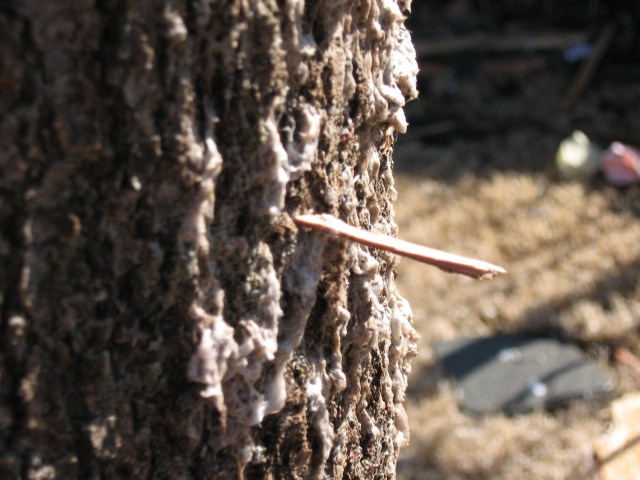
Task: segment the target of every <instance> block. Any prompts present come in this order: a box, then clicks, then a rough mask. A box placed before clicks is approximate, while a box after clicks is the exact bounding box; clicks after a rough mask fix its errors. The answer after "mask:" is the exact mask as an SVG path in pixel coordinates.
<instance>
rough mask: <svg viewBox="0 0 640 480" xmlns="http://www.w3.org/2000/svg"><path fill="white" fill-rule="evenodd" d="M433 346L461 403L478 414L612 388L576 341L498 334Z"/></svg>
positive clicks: (521, 408)
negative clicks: (454, 386) (572, 343)
mask: <svg viewBox="0 0 640 480" xmlns="http://www.w3.org/2000/svg"><path fill="white" fill-rule="evenodd" d="M433 348H434V351H435V355H436V357H437V358H438V360H439V362H440V365H441V366H442V368H443V369H444V372H445V374H446V375H447V376H450V377H451V378H452V379H453V380H454V381H455V384H456V392H457V394H458V396H459V402H460V406H461V407H462V408H463V409H465V410H467V411H469V412H471V413H474V414H477V415H481V414H489V413H497V412H504V413H507V414H517V413H525V412H527V411H530V410H533V409H536V408H555V407H558V406H560V405H562V404H564V403H566V402H569V401H571V400H576V399H590V398H593V397H594V396H597V395H602V394H605V393H608V392H610V391H611V390H612V388H613V385H612V383H611V381H610V380H609V379H608V378H607V376H606V375H605V374H604V373H603V372H602V371H601V370H600V369H599V368H598V366H597V365H596V364H595V363H594V362H592V361H590V360H589V359H588V358H587V357H586V356H585V355H584V353H583V352H582V351H581V350H580V349H579V348H578V347H576V346H575V345H571V344H566V343H561V342H559V341H557V340H553V339H548V338H539V337H527V336H519V335H501V336H495V337H477V338H468V339H459V340H453V341H449V342H442V343H437V344H435V345H434V346H433Z"/></svg>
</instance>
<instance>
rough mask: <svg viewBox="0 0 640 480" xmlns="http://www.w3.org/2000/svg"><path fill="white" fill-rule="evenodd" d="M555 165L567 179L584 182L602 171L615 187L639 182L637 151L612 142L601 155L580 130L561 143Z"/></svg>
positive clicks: (639, 160) (598, 148) (639, 159)
mask: <svg viewBox="0 0 640 480" xmlns="http://www.w3.org/2000/svg"><path fill="white" fill-rule="evenodd" d="M556 165H557V166H558V170H559V171H560V175H562V177H564V178H566V179H568V180H587V179H589V178H591V177H593V176H594V175H595V174H596V173H597V172H598V171H599V170H600V169H602V170H603V171H604V176H605V178H606V179H607V181H608V182H609V183H610V184H611V185H613V186H615V187H625V186H627V185H631V184H634V183H640V149H638V148H635V147H630V146H628V145H625V144H623V143H620V142H613V143H612V144H611V145H610V146H609V148H608V149H607V150H606V151H604V152H603V151H602V149H601V148H600V147H599V146H598V145H596V144H595V143H593V142H592V141H591V140H589V137H587V136H586V135H585V134H584V133H583V132H581V131H580V130H576V131H575V132H573V133H572V134H571V135H570V136H569V137H567V138H565V139H564V140H563V141H562V142H560V146H559V147H558V151H557V152H556Z"/></svg>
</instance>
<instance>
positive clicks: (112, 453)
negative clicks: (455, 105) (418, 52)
mask: <svg viewBox="0 0 640 480" xmlns="http://www.w3.org/2000/svg"><path fill="white" fill-rule="evenodd" d="M408 3H409V2H408V1H405V0H398V1H395V0H347V1H343V2H336V1H334V0H325V1H322V0H316V1H308V2H304V1H300V0H282V1H269V0H244V1H242V0H239V1H227V2H222V1H216V0H213V1H211V0H192V1H189V2H186V1H174V2H172V1H160V0H153V1H145V2H142V1H128V0H59V1H49V2H42V1H37V0H9V1H8V2H3V3H2V6H0V32H2V34H1V35H0V132H1V133H0V135H1V138H2V149H1V150H0V224H1V227H2V230H1V232H2V235H1V236H0V257H1V262H2V270H1V271H0V289H1V291H0V295H1V296H0V302H1V309H2V310H1V313H2V322H1V328H0V342H1V350H0V477H1V478H33V479H47V478H148V477H152V478H225V479H226V478H235V477H238V476H242V475H244V477H245V478H322V477H331V478H354V479H355V478H391V477H393V476H394V470H395V462H396V459H397V455H398V450H399V447H400V446H401V445H402V444H403V443H404V442H405V440H406V437H407V434H408V432H407V422H406V418H405V414H404V410H403V408H402V402H403V399H404V390H405V382H406V376H407V370H408V364H407V359H408V357H409V356H411V354H412V351H413V349H414V335H415V334H414V331H413V329H412V327H411V323H410V311H409V309H408V306H407V305H406V303H405V302H404V300H402V299H401V298H400V297H399V296H398V295H397V294H396V292H395V283H394V276H395V273H394V270H395V265H396V259H395V258H394V257H393V256H392V255H390V254H387V253H384V252H379V251H370V250H368V249H367V248H365V247H361V246H359V245H356V244H350V243H348V242H345V241H343V240H338V239H333V238H329V237H327V236H326V235H325V234H322V233H318V232H313V231H304V230H303V229H299V228H297V227H296V226H295V225H294V223H293V222H292V220H291V215H293V214H295V213H302V212H304V213H309V212H317V213H325V212H328V213H332V214H334V215H336V216H338V217H340V218H342V219H343V220H345V221H347V222H348V223H350V224H353V225H357V226H359V227H361V228H363V229H369V230H375V231H380V232H384V233H393V232H394V231H395V228H396V227H395V224H394V222H393V209H392V201H393V198H394V187H393V177H392V159H391V147H392V144H393V135H394V129H395V130H399V131H403V130H404V129H405V128H406V124H405V121H404V116H403V113H402V106H403V105H404V102H405V99H407V98H410V97H413V96H415V94H416V91H415V75H416V70H417V69H416V64H415V59H414V56H415V55H414V51H413V47H412V46H411V42H410V38H409V34H408V33H407V31H406V30H405V28H404V27H403V25H402V22H403V20H404V17H403V14H404V13H406V10H407V9H408V6H409V5H408Z"/></svg>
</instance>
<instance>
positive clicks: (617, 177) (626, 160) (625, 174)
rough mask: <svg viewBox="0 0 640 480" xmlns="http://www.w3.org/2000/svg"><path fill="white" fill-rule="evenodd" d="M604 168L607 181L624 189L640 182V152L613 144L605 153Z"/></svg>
mask: <svg viewBox="0 0 640 480" xmlns="http://www.w3.org/2000/svg"><path fill="white" fill-rule="evenodd" d="M602 168H603V169H604V175H605V177H606V178H607V181H608V182H609V183H610V184H612V185H614V186H616V187H624V186H626V185H631V184H633V183H638V182H640V150H638V149H637V148H633V147H629V146H627V145H624V144H622V143H620V142H613V143H612V144H611V146H610V147H609V148H608V149H607V151H606V152H605V153H604V159H603V161H602Z"/></svg>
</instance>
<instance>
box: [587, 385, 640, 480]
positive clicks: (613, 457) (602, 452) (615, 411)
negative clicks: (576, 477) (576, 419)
mask: <svg viewBox="0 0 640 480" xmlns="http://www.w3.org/2000/svg"><path fill="white" fill-rule="evenodd" d="M611 416H612V420H613V430H612V431H611V432H609V433H608V434H607V435H606V436H605V437H603V438H601V439H600V441H598V442H596V445H595V452H596V458H597V459H598V462H599V463H600V475H601V478H602V479H603V480H618V479H622V478H640V393H638V392H631V393H627V394H626V395H624V396H622V397H621V398H619V399H618V400H616V401H614V402H613V403H612V404H611Z"/></svg>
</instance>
